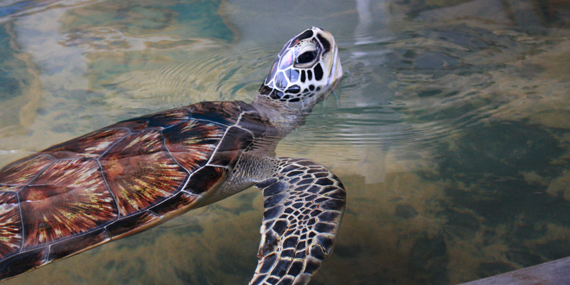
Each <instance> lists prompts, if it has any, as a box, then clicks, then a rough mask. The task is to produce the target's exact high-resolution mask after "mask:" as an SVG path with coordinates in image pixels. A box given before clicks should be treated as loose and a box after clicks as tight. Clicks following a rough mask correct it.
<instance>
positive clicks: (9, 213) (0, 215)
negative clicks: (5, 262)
mask: <svg viewBox="0 0 570 285" xmlns="http://www.w3.org/2000/svg"><path fill="white" fill-rule="evenodd" d="M16 195H17V194H16V193H11V192H3V193H0V258H5V257H7V256H10V255H12V254H14V253H16V252H18V251H19V250H20V248H21V246H22V221H21V219H20V205H19V204H18V197H17V196H16Z"/></svg>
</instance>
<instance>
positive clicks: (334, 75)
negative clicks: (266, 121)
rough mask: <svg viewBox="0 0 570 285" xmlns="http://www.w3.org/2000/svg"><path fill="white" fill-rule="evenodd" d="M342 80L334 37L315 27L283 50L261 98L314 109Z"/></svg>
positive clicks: (263, 87) (264, 86)
mask: <svg viewBox="0 0 570 285" xmlns="http://www.w3.org/2000/svg"><path fill="white" fill-rule="evenodd" d="M341 77H342V67H341V65H340V59H339V57H338V49H337V45H336V42H335V40H334V37H333V36H332V35H331V34H330V33H329V32H327V31H325V30H323V29H320V28H317V27H313V28H311V29H308V30H305V31H304V32H302V33H300V34H298V35H297V36H295V37H293V38H292V39H291V40H289V41H288V42H287V43H286V44H285V46H283V49H282V50H281V52H279V54H278V55H277V59H276V60H275V63H273V67H271V72H270V73H269V75H268V76H267V77H266V78H265V81H264V82H263V85H261V88H260V89H259V94H258V96H261V97H265V98H269V99H272V100H277V101H279V102H283V103H285V104H287V105H289V106H291V107H297V106H299V107H301V108H311V107H312V106H313V105H314V104H316V103H317V102H319V101H321V100H323V99H325V98H326V97H327V96H328V95H329V94H330V93H331V92H332V90H333V88H334V87H335V85H336V84H337V83H338V81H340V78H341Z"/></svg>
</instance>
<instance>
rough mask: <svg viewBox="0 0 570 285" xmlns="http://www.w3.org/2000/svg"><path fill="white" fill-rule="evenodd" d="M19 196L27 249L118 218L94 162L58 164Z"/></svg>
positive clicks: (79, 161)
mask: <svg viewBox="0 0 570 285" xmlns="http://www.w3.org/2000/svg"><path fill="white" fill-rule="evenodd" d="M19 195H20V197H21V199H20V207H22V221H23V224H24V237H25V240H24V248H33V247H35V246H38V245H41V244H45V243H51V242H54V241H57V240H59V239H62V238H67V237H70V236H73V235H77V234H81V233H85V232H87V231H90V230H91V229H93V228H95V227H97V226H99V225H101V224H105V223H108V222H109V221H110V220H113V219H114V218H116V217H117V210H116V208H115V203H114V201H113V198H112V196H111V194H110V193H109V192H108V191H107V188H106V186H105V184H104V181H103V178H102V177H101V173H100V171H99V164H98V163H97V162H96V161H95V160H93V159H85V158H82V159H75V160H61V161H57V162H55V163H53V164H52V165H51V166H50V167H49V168H48V169H46V170H45V171H44V172H42V173H41V174H40V175H39V176H38V177H37V178H36V179H35V180H34V181H32V183H30V185H28V186H26V187H24V188H23V189H22V190H21V192H20V193H19Z"/></svg>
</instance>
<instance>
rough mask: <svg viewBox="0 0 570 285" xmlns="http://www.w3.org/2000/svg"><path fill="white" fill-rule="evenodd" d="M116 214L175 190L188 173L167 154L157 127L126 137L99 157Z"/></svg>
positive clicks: (129, 211)
mask: <svg viewBox="0 0 570 285" xmlns="http://www.w3.org/2000/svg"><path fill="white" fill-rule="evenodd" d="M100 162H101V165H102V169H103V173H104V175H105V178H106V180H107V183H108V185H109V188H110V190H111V191H112V192H113V195H114V196H115V197H116V199H117V204H118V207H119V214H120V215H121V216H127V215H130V214H133V213H135V212H138V211H141V210H144V209H146V208H148V207H149V206H151V205H153V204H155V203H157V202H160V201H162V200H164V199H165V198H167V197H170V196H172V195H174V194H175V193H176V192H178V191H179V190H180V189H181V188H182V185H183V184H184V182H185V181H186V179H187V177H188V173H187V172H186V170H184V168H182V167H181V166H180V165H179V164H178V163H177V162H176V161H175V160H174V159H173V158H172V156H170V154H169V153H168V151H167V150H166V148H165V146H164V145H163V137H162V134H161V133H160V132H159V131H157V130H152V129H150V130H144V131H141V132H139V133H135V134H131V135H129V136H127V137H126V138H125V139H124V140H123V141H121V142H119V143H117V144H116V145H114V146H113V147H112V148H111V149H110V150H109V151H108V152H107V153H105V154H104V155H103V156H102V157H101V159H100Z"/></svg>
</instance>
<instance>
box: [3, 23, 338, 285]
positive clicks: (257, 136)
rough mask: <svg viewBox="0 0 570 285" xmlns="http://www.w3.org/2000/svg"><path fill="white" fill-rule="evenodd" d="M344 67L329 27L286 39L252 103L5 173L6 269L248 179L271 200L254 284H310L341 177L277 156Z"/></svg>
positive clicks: (29, 264) (103, 137)
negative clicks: (280, 145)
mask: <svg viewBox="0 0 570 285" xmlns="http://www.w3.org/2000/svg"><path fill="white" fill-rule="evenodd" d="M341 75H342V71H341V67H340V62H339V60H338V56H337V48H336V45H335V44H334V39H333V38H332V35H330V34H329V33H328V32H326V31H323V30H321V29H318V28H312V29H309V30H307V31H305V32H303V33H301V34H299V35H297V36H296V37H294V38H293V39H291V40H290V41H289V42H288V43H287V44H286V45H285V47H284V48H283V50H282V51H281V53H280V54H279V56H278V58H277V60H276V62H275V64H274V65H273V67H272V70H271V73H270V74H269V76H268V77H267V78H266V80H265V81H264V84H263V85H262V87H261V88H260V91H259V93H258V94H257V97H256V99H255V100H254V102H252V103H251V104H247V103H245V102H241V101H232V102H203V103H198V104H194V105H190V106H186V107H182V108H177V109H173V110H168V111H164V112H159V113H156V114H152V115H148V116H143V117H139V118H135V119H131V120H126V121H123V122H119V123H117V124H114V125H111V126H108V127H105V128H103V129H100V130H98V131H94V132H92V133H89V134H87V135H84V136H81V137H78V138H76V139H72V140H70V141H67V142H64V143H62V144H58V145H55V146H52V147H50V148H47V149H45V150H43V151H40V152H38V153H36V154H34V155H31V156H28V157H25V158H23V159H21V160H19V161H16V162H13V163H11V164H8V165H7V166H5V167H4V168H2V169H1V170H0V278H9V277H12V276H15V275H17V274H20V273H23V272H26V271H29V270H31V269H34V268H36V267H39V266H42V265H45V264H48V263H50V262H52V261H56V260H58V259H61V258H65V257H68V256H71V255H73V254H77V253H79V252H82V251H85V250H87V249H90V248H92V247H94V246H97V245H100V244H103V243H105V242H108V241H111V240H114V239H118V238H121V237H125V236H127V235H130V234H134V233H137V232H140V231H142V230H145V229H148V228H149V227H152V226H154V225H156V224H158V223H161V222H164V221H166V220H168V219H170V218H172V217H174V216H177V215H180V214H182V213H184V212H186V211H188V210H190V209H193V208H196V207H200V206H203V205H206V204H209V203H213V202H215V201H218V200H220V199H223V198H225V197H227V196H230V195H232V194H235V193H238V192H240V191H242V190H244V189H247V188H249V187H251V186H253V185H256V186H257V187H258V188H260V189H262V190H263V193H264V199H265V204H264V207H265V213H264V222H263V226H262V229H261V233H262V240H261V244H260V249H259V252H258V259H259V263H258V267H257V269H256V272H255V275H254V278H253V279H252V284H276V283H279V284H292V283H295V284H306V283H307V282H308V281H309V278H310V276H311V275H312V274H313V273H314V271H315V270H316V269H317V268H318V267H319V266H320V263H321V261H322V260H323V259H324V258H325V256H326V255H328V254H329V253H330V251H331V249H332V245H333V242H334V238H335V236H336V232H337V230H338V226H339V223H340V219H341V217H342V211H343V208H344V199H345V191H344V189H343V186H342V183H341V182H340V181H339V180H338V178H336V176H334V174H332V173H331V172H330V171H329V170H328V169H326V168H325V167H324V166H322V165H320V164H316V163H314V162H311V161H308V160H303V159H290V158H276V157H275V148H276V145H277V143H278V142H279V140H280V139H281V138H283V137H284V136H285V135H287V134H288V133H289V132H290V131H291V130H293V129H294V128H296V127H297V126H299V125H301V124H302V123H303V121H304V119H305V117H306V115H307V114H308V113H309V112H310V109H311V108H312V106H313V105H314V104H315V103H316V102H318V101H320V100H322V99H323V98H325V97H326V96H328V95H329V94H330V92H332V89H333V88H334V87H335V85H336V84H337V83H338V81H339V79H340V77H341Z"/></svg>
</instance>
